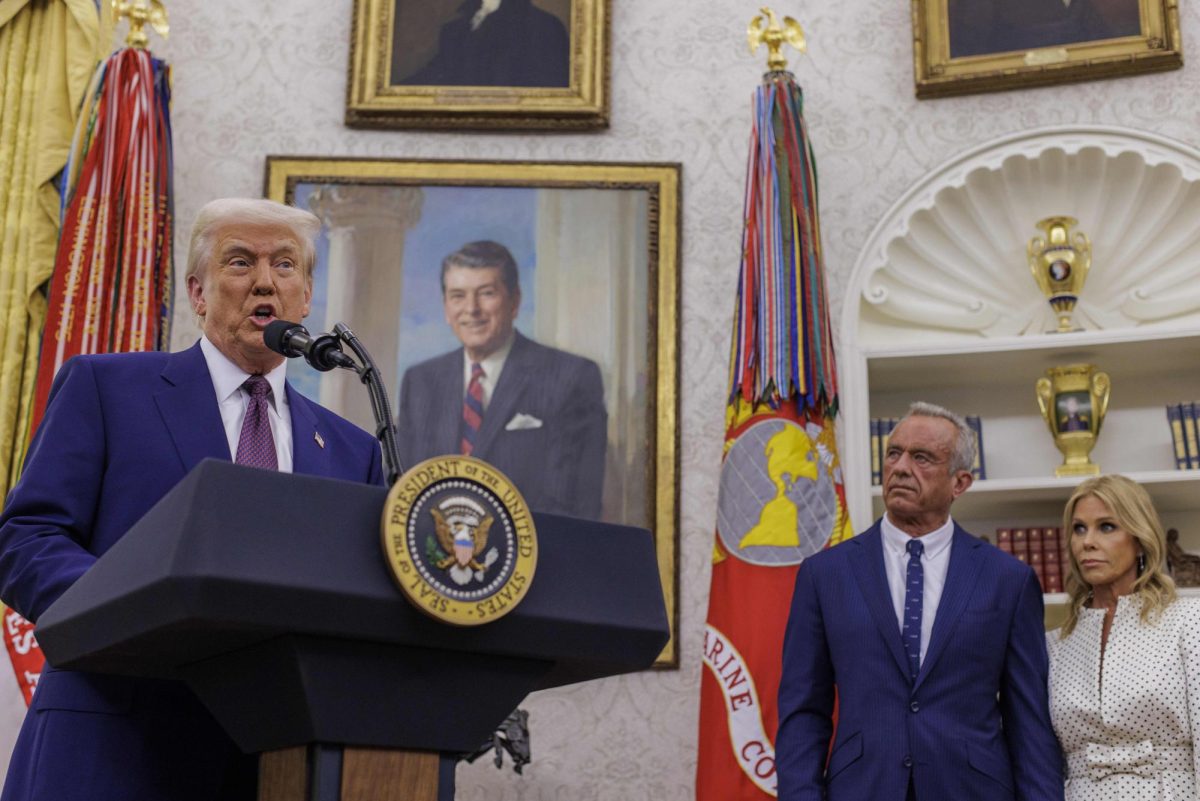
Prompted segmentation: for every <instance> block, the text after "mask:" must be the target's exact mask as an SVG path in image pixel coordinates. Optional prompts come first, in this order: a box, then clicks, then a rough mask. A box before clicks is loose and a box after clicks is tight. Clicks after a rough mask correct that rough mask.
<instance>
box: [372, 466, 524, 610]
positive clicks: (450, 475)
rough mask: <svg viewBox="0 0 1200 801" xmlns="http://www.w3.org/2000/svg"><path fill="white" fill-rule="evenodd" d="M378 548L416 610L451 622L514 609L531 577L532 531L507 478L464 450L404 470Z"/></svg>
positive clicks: (389, 503) (521, 502) (386, 513)
mask: <svg viewBox="0 0 1200 801" xmlns="http://www.w3.org/2000/svg"><path fill="white" fill-rule="evenodd" d="M381 528H382V541H383V553H384V557H385V558H386V559H387V562H388V565H389V567H391V570H392V576H393V578H395V580H396V584H397V585H398V586H399V587H400V590H401V591H402V592H403V593H404V595H405V597H407V598H408V599H409V601H411V602H412V603H413V604H414V605H415V606H416V607H417V608H418V609H420V610H421V611H422V612H424V613H425V614H427V615H430V616H432V617H435V618H437V619H438V620H442V621H444V622H446V623H452V624H454V625H457V626H477V625H479V624H481V623H488V622H490V621H492V620H496V619H497V618H500V617H503V616H504V615H506V614H508V613H509V612H511V611H512V610H513V608H514V607H516V605H517V604H518V603H520V602H521V599H522V598H524V597H525V593H526V592H528V591H529V585H530V584H531V583H532V581H533V572H534V569H535V568H536V567H537V533H536V531H535V530H534V526H533V517H532V515H530V513H529V507H528V506H526V504H525V499H524V498H523V497H522V496H521V493H520V492H519V491H518V490H517V488H516V487H515V486H514V485H513V483H512V482H511V481H509V480H508V478H506V477H505V475H504V474H503V473H501V472H500V471H499V470H497V469H496V468H494V467H492V466H491V465H490V464H488V463H487V462H483V461H480V460H479V459H473V458H471V457H470V456H439V457H436V458H433V459H428V460H426V461H424V462H421V463H420V464H418V465H417V466H416V467H413V468H412V469H410V470H408V471H407V472H406V473H405V474H404V475H402V476H401V477H400V479H399V480H398V481H397V482H396V483H395V484H394V485H393V486H392V488H391V490H390V491H389V492H388V496H387V502H386V503H385V504H384V507H383V524H382V527H381Z"/></svg>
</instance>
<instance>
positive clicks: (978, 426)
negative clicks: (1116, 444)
mask: <svg viewBox="0 0 1200 801" xmlns="http://www.w3.org/2000/svg"><path fill="white" fill-rule="evenodd" d="M966 419H967V425H969V426H970V427H971V430H972V431H974V432H975V464H973V465H972V466H971V475H973V476H975V479H976V480H980V479H985V478H987V469H986V467H985V466H984V460H983V424H982V423H980V422H979V417H978V416H976V415H967V418H966ZM1193 420H1194V419H1193ZM898 422H899V419H898V418H895V417H873V418H871V483H872V484H875V485H878V484H882V483H883V461H884V459H885V458H886V457H887V447H888V437H889V436H891V433H892V429H893V428H895V427H896V423H898Z"/></svg>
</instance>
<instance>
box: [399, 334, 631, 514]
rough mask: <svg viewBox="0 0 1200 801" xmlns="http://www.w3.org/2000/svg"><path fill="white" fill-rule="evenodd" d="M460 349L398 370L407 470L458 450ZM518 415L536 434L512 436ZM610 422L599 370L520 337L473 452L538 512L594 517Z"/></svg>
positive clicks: (587, 361) (517, 431)
mask: <svg viewBox="0 0 1200 801" xmlns="http://www.w3.org/2000/svg"><path fill="white" fill-rule="evenodd" d="M465 391H466V390H465V388H464V386H463V352H462V349H461V348H460V349H458V350H455V351H451V352H450V353H446V354H443V355H441V356H438V357H436V358H433V359H430V360H428V361H424V362H421V363H420V364H418V365H415V366H413V367H410V368H409V369H408V370H406V371H405V372H404V379H403V380H402V381H401V383H400V420H399V431H398V432H397V433H398V439H399V442H400V458H401V461H403V463H404V467H405V469H408V468H410V467H413V466H414V465H416V464H417V463H418V462H420V461H423V460H425V459H429V458H432V457H434V456H443V455H445V454H449V453H459V449H460V439H461V431H462V400H463V395H464V393H465ZM517 414H523V415H525V416H526V417H531V418H536V419H537V420H539V421H540V422H541V425H540V426H539V427H537V428H524V429H511V430H510V429H509V428H508V426H509V425H510V424H511V423H512V421H513V418H514V417H515V416H516V415H517ZM607 441H608V415H607V414H606V413H605V411H604V385H603V383H602V381H601V379H600V368H599V367H597V366H596V363H595V362H593V361H591V360H590V359H585V358H583V357H581V356H575V355H573V354H570V353H566V352H565V351H561V350H557V349H555V348H548V347H546V346H545V345H539V344H538V343H537V342H534V341H533V340H532V339H529V338H527V337H524V336H522V335H521V334H520V333H517V335H516V340H515V341H514V342H513V346H512V350H510V351H509V353H508V359H507V360H506V361H505V363H504V370H503V371H502V372H501V373H500V381H499V382H498V383H497V385H496V389H495V391H494V392H493V394H492V398H491V401H490V402H489V403H488V408H487V412H486V413H485V414H484V416H483V426H482V427H481V428H480V430H479V433H478V435H477V436H476V439H475V450H474V452H473V453H472V454H471V455H472V456H475V457H477V458H479V459H483V460H484V461H485V462H490V463H491V464H493V465H495V466H496V467H497V468H498V469H499V470H500V471H501V472H502V473H504V474H505V475H506V476H508V478H509V479H510V480H511V481H512V482H513V483H514V484H516V485H517V489H519V490H520V491H521V494H522V495H524V496H525V501H526V503H528V504H529V506H530V507H531V508H532V509H534V510H535V511H539V512H554V513H557V514H565V515H571V516H573V517H586V518H589V519H593V520H595V519H598V518H599V517H600V499H601V495H602V494H603V490H604V452H605V447H606V443H607Z"/></svg>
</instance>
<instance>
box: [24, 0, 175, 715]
mask: <svg viewBox="0 0 1200 801" xmlns="http://www.w3.org/2000/svg"><path fill="white" fill-rule="evenodd" d="M105 4H106V5H107V1H106V3H105ZM113 7H114V8H115V9H116V10H117V13H118V14H122V15H125V16H129V17H130V22H131V25H130V33H129V36H128V38H127V39H126V42H127V43H128V44H129V47H126V48H123V49H121V50H118V51H117V52H116V53H114V54H112V55H111V56H109V57H108V59H106V60H105V61H104V62H102V63H101V64H100V66H99V67H98V68H97V69H96V71H95V73H94V75H93V77H92V80H91V83H90V85H89V86H88V90H87V92H86V93H85V95H84V98H83V106H82V108H81V109H80V114H79V117H78V124H77V126H76V129H75V135H74V138H73V140H72V142H71V151H70V156H69V158H68V160H67V164H66V167H65V168H64V170H63V178H62V191H61V198H62V207H61V228H60V231H59V240H58V249H57V252H56V255H55V260H54V272H53V274H52V275H51V277H50V290H49V293H48V311H47V315H46V323H45V328H44V330H43V332H42V346H41V355H40V360H39V363H38V373H37V381H36V385H35V394H34V402H33V408H32V413H31V418H32V419H31V422H30V433H29V436H30V437H32V436H33V432H34V431H36V429H37V425H38V423H39V422H40V421H41V418H42V415H43V413H44V412H45V409H46V400H47V398H48V396H49V394H50V387H51V385H52V383H53V381H54V376H55V374H57V372H58V370H59V368H60V367H62V365H63V363H64V362H66V361H67V359H70V358H71V357H72V356H76V355H79V354H84V353H112V352H124V351H142V350H165V349H166V348H167V345H168V337H169V325H170V317H171V269H172V263H171V262H172V241H171V240H172V236H173V230H172V229H173V219H172V211H173V204H174V203H173V193H172V180H171V174H172V158H171V123H170V116H169V104H170V95H171V89H170V68H169V67H168V66H167V65H166V63H165V62H163V61H161V60H159V59H157V58H155V57H154V56H152V55H151V54H150V52H149V51H148V50H146V45H147V36H146V33H145V31H144V30H143V26H144V25H146V24H147V23H148V24H150V25H152V26H153V27H154V28H155V29H156V30H157V31H158V32H159V33H160V34H162V35H166V30H167V25H166V12H165V10H164V9H163V7H162V4H161V2H159V0H134V2H116V3H114V4H113ZM5 629H6V632H5V633H6V635H8V636H6V638H5V642H6V645H7V646H8V651H9V657H10V659H11V660H12V663H13V669H14V670H15V671H16V675H17V681H18V683H19V684H20V685H21V689H22V691H23V692H24V693H25V699H26V703H28V702H29V700H30V698H31V697H32V693H33V690H34V688H35V686H36V683H37V678H38V676H39V675H40V673H41V668H42V664H43V662H44V658H43V656H42V653H41V649H40V648H38V647H37V645H36V640H35V639H34V637H33V636H32V627H31V626H30V624H29V623H28V621H25V620H24V619H22V618H21V617H20V616H19V615H17V614H16V613H15V612H13V611H12V610H6V614H5ZM18 646H19V647H18Z"/></svg>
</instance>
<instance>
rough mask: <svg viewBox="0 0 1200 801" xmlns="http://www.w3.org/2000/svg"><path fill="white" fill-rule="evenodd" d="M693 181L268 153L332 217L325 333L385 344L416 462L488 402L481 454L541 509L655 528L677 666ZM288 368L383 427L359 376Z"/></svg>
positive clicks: (322, 312)
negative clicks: (684, 332)
mask: <svg viewBox="0 0 1200 801" xmlns="http://www.w3.org/2000/svg"><path fill="white" fill-rule="evenodd" d="M679 191H680V168H679V165H677V164H578V163H560V162H485V161H392V160H367V159H337V158H300V157H288V156H268V158H267V169H266V195H267V197H269V198H271V199H273V200H278V201H281V202H285V203H290V204H293V205H296V206H298V207H300V208H305V209H309V210H311V211H312V212H313V213H315V214H316V215H317V216H318V217H319V218H320V219H321V221H322V231H321V234H320V235H319V237H318V240H317V264H316V268H315V269H314V272H313V301H312V309H311V313H310V314H309V318H308V326H309V329H310V330H311V331H313V332H314V333H315V332H316V331H317V330H318V329H319V330H321V331H328V330H331V329H332V327H333V324H334V323H335V322H345V323H346V324H348V325H349V326H350V327H351V328H352V329H353V330H354V332H355V334H356V335H357V336H358V337H359V339H360V340H362V341H363V342H364V343H366V345H367V347H368V348H370V350H371V353H372V355H373V357H374V359H375V361H376V363H377V364H378V365H380V371H381V373H382V374H383V377H384V379H385V380H386V381H388V382H389V383H390V386H391V389H390V391H389V394H390V395H391V397H392V398H393V399H394V401H395V406H396V410H397V422H398V441H399V445H400V448H399V450H400V455H401V459H402V461H403V463H404V465H405V467H412V466H413V465H415V464H417V463H419V462H421V461H423V460H425V459H428V458H431V457H433V456H440V455H444V454H448V453H460V452H463V450H462V449H461V446H462V443H463V440H464V438H466V437H467V436H468V432H467V427H466V423H465V422H464V414H465V408H464V407H465V405H467V396H468V395H470V396H471V399H472V401H473V402H476V401H477V402H478V403H479V404H481V405H482V410H483V411H482V418H481V419H482V422H480V421H479V419H478V418H475V417H472V420H471V424H470V425H471V431H470V438H471V440H472V443H471V448H472V450H470V451H469V452H471V454H472V455H473V456H476V457H478V458H481V459H483V460H484V461H487V462H491V463H492V464H494V465H495V466H496V467H497V468H499V469H500V470H501V471H502V472H503V473H505V474H506V475H507V476H508V478H509V479H510V480H511V481H512V482H513V483H514V484H516V486H517V488H518V489H519V490H520V491H521V493H522V494H523V495H524V496H525V500H526V502H527V503H528V505H529V506H530V507H531V508H532V509H534V510H536V511H545V512H555V513H559V514H567V515H571V516H574V517H585V518H592V519H600V520H604V521H607V522H613V523H624V524H627V525H634V526H641V527H644V528H648V529H650V530H651V531H652V532H654V537H655V550H656V553H657V556H658V568H659V572H660V575H661V578H662V583H663V590H664V594H665V600H666V606H667V613H668V616H669V619H670V621H671V632H672V636H671V640H670V641H669V642H668V644H667V646H666V648H665V649H664V651H663V653H662V655H661V656H660V658H659V660H658V663H657V664H658V665H659V666H662V667H677V666H678V659H679V645H678V638H677V636H676V625H677V622H678V568H677V564H678V547H679V534H678V522H679V500H678V473H679V468H678V465H679V429H678V399H679V396H678V381H679V379H678V376H679V364H678V336H679V334H678V331H679V327H678V316H679V315H678V302H679V301H678V298H679V291H678V280H679V279H678V253H679V243H678V238H679V209H680V203H679ZM476 368H479V371H480V374H481V378H480V379H479V384H478V385H477V383H476V381H477V379H476V378H475V376H476V372H475V371H476ZM288 373H289V375H288V380H289V381H291V382H292V384H293V386H295V387H296V388H297V389H298V390H299V391H300V392H302V393H304V394H305V395H307V396H308V397H310V398H313V399H314V400H318V401H319V402H320V403H321V404H322V405H324V406H326V407H327V408H329V409H332V410H333V411H335V412H337V413H339V414H341V415H342V416H343V417H346V418H347V419H349V420H351V421H352V422H355V423H357V424H359V425H360V426H362V427H364V428H367V429H368V430H373V423H372V420H373V417H372V414H371V408H370V404H369V400H368V396H367V394H366V392H364V391H363V388H362V386H361V385H360V383H359V382H358V380H357V377H356V376H355V375H353V374H351V373H348V372H345V371H335V372H334V373H316V372H314V371H312V370H311V369H308V368H307V367H305V366H304V365H303V364H301V363H295V366H289V370H288ZM489 381H490V382H491V383H488V382H489ZM477 386H478V387H479V389H478V393H479V395H478V397H476V395H475V392H474V390H476V388H477ZM471 405H472V407H473V408H474V403H472V404H471ZM474 414H475V413H474V412H473V415H474Z"/></svg>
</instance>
